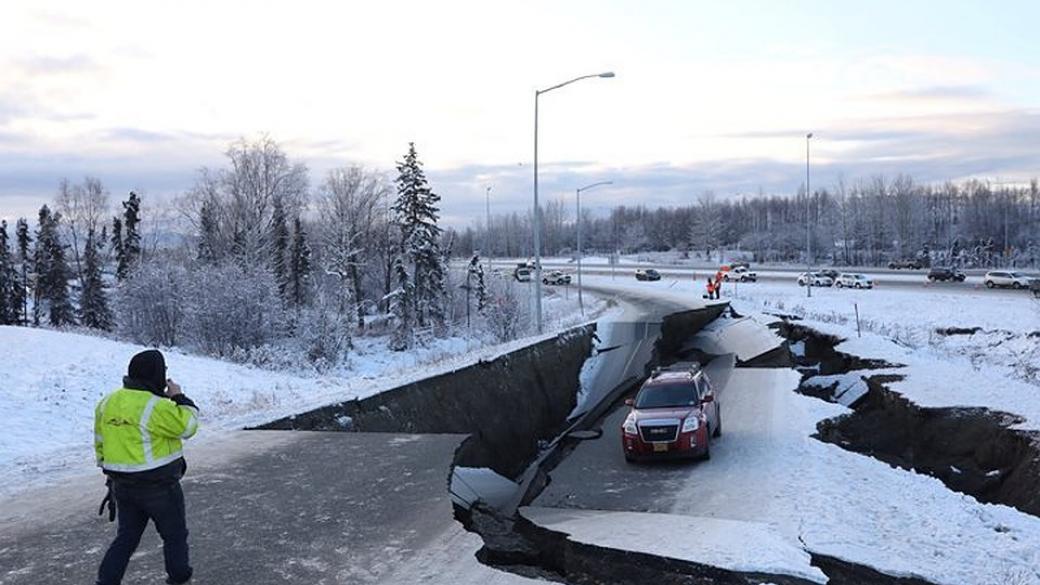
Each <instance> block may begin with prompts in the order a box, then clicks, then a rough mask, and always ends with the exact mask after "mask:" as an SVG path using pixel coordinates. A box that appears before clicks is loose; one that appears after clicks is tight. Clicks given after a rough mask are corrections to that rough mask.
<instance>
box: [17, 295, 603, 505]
mask: <svg viewBox="0 0 1040 585" xmlns="http://www.w3.org/2000/svg"><path fill="white" fill-rule="evenodd" d="M545 306H546V314H547V315H548V316H549V317H548V319H547V323H549V324H550V326H551V327H552V328H553V330H554V331H559V330H563V329H566V328H568V327H571V326H574V325H577V324H580V323H581V322H583V321H587V320H590V319H594V318H596V316H598V315H602V314H603V313H604V312H606V311H608V308H607V304H606V303H605V302H604V301H603V300H602V299H598V298H596V297H595V296H593V295H589V296H588V297H586V313H587V316H586V318H585V319H582V317H581V316H580V314H579V313H578V311H577V304H576V300H575V295H574V294H573V293H567V295H566V298H564V297H563V296H562V295H559V294H555V293H554V294H553V295H552V297H551V298H550V299H548V300H547V302H546V303H545ZM553 334H554V333H551V332H550V333H547V334H546V335H545V336H543V337H548V336H551V335H553ZM539 339H541V338H538V337H529V338H525V339H520V340H516V341H512V342H508V343H504V344H498V345H487V344H486V342H484V341H481V340H478V339H473V338H465V337H451V338H447V339H439V340H433V341H431V343H430V344H429V345H427V346H425V347H421V348H417V349H416V350H414V351H411V352H400V353H399V352H392V351H389V350H387V349H386V339H384V338H363V337H362V338H357V339H355V345H356V347H355V349H354V350H353V351H352V353H351V354H350V359H349V361H348V363H346V364H345V365H344V366H342V367H340V368H337V369H335V370H333V371H331V372H328V373H325V374H320V375H319V374H317V373H315V371H314V370H313V369H309V368H307V367H305V366H301V367H300V368H299V369H298V370H294V371H272V370H267V369H260V368H256V367H252V366H246V365H240V364H234V363H230V362H227V361H222V360H218V359H213V358H208V357H202V356H197V355H191V354H187V353H184V352H181V351H177V350H173V349H171V350H164V353H165V355H166V361H167V366H168V370H169V376H170V377H171V378H173V379H174V380H176V381H177V382H178V383H179V384H181V386H182V387H183V388H184V392H185V393H186V394H187V395H189V396H191V397H192V399H194V400H195V401H196V402H197V403H198V404H199V407H200V408H201V411H202V413H201V414H202V425H203V432H201V433H199V435H198V436H197V438H195V439H193V440H192V441H188V442H187V443H186V449H187V450H188V453H189V456H190V452H191V449H192V448H193V445H197V444H199V443H201V442H208V441H213V440H216V439H219V437H220V436H221V435H222V434H223V433H226V432H230V431H234V430H236V429H241V428H243V427H248V426H253V425H258V424H262V423H264V422H268V421H271V420H274V419H277V418H281V417H283V416H288V415H291V414H295V413H299V412H304V411H307V410H310V409H313V408H317V407H319V406H323V405H326V404H330V403H333V402H339V401H343V400H350V399H354V398H364V397H367V396H371V395H373V394H377V393H379V392H382V391H385V390H389V389H392V388H395V387H397V386H400V385H403V384H407V383H409V382H412V381H415V380H418V379H422V378H426V377H429V376H434V375H438V374H441V373H444V372H449V371H452V370H455V369H458V368H461V367H465V366H467V365H469V364H472V363H474V362H476V361H478V360H489V359H493V358H494V357H496V356H498V355H501V354H503V353H506V352H509V351H512V350H515V349H518V348H520V347H523V346H526V345H530V344H531V343H534V342H536V341H538V340H539ZM0 347H3V348H4V349H3V356H2V359H3V366H2V368H0V372H2V374H0V411H2V412H5V413H8V416H7V422H6V423H5V429H4V432H3V433H0V494H7V493H13V492H17V491H22V490H25V489H28V488H31V487H34V486H38V485H44V484H48V483H53V482H55V481H58V480H60V479H62V478H64V477H68V476H69V475H72V474H76V473H82V472H87V471H90V469H91V468H92V467H93V465H94V455H93V446H92V445H93V442H92V437H93V416H94V406H95V405H96V404H97V401H98V400H100V398H101V397H102V396H104V395H105V394H107V393H108V392H111V391H112V390H114V389H115V388H118V387H119V386H120V385H121V384H122V376H123V375H124V374H125V372H126V365H127V363H128V362H129V360H130V357H131V356H133V355H134V354H135V353H137V352H139V351H141V350H143V349H146V348H144V347H143V346H138V345H135V344H131V343H125V342H120V341H112V340H109V339H103V338H99V337H94V336H90V335H85V334H79V333H68V332H60V331H52V330H47V329H33V328H24V327H0Z"/></svg>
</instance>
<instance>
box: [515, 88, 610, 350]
mask: <svg viewBox="0 0 1040 585" xmlns="http://www.w3.org/2000/svg"><path fill="white" fill-rule="evenodd" d="M592 77H607V78H609V77H614V73H613V72H612V71H607V72H604V73H596V74H593V75H582V76H581V77H575V78H574V79H571V80H568V81H564V82H563V83H558V84H556V85H554V86H552V87H548V88H546V89H539V90H535V92H534V218H533V219H534V221H533V222H532V223H533V224H534V317H535V324H536V327H537V329H538V333H539V334H541V333H542V210H541V208H540V207H539V206H538V97H539V96H541V95H542V94H543V93H549V92H550V91H552V90H554V89H559V88H561V87H563V86H565V85H570V84H572V83H574V82H576V81H581V80H583V79H589V78H592Z"/></svg>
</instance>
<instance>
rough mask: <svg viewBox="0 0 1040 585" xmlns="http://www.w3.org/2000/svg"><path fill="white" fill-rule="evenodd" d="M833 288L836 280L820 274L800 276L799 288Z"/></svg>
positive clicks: (812, 273)
mask: <svg viewBox="0 0 1040 585" xmlns="http://www.w3.org/2000/svg"><path fill="white" fill-rule="evenodd" d="M806 285H808V286H833V285H834V279H833V278H831V277H829V276H825V275H823V274H820V273H819V272H803V273H801V274H799V275H798V286H806Z"/></svg>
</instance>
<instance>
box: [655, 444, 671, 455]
mask: <svg viewBox="0 0 1040 585" xmlns="http://www.w3.org/2000/svg"><path fill="white" fill-rule="evenodd" d="M667 450H668V443H654V453H663V452H665V451H667Z"/></svg>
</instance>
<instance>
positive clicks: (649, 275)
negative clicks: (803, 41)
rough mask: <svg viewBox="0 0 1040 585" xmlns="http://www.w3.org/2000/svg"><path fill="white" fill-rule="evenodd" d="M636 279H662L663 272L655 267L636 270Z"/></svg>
mask: <svg viewBox="0 0 1040 585" xmlns="http://www.w3.org/2000/svg"><path fill="white" fill-rule="evenodd" d="M636 280H661V273H660V272H658V271H656V270H654V269H653V268H647V269H646V270H643V269H639V270H636Z"/></svg>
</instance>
